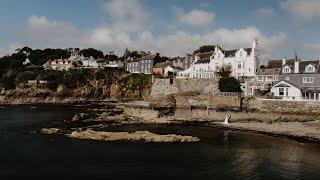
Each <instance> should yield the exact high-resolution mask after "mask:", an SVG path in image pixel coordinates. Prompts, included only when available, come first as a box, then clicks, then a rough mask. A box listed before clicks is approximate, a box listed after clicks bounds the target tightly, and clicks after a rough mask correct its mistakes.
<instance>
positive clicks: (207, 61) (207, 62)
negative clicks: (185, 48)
mask: <svg viewBox="0 0 320 180" xmlns="http://www.w3.org/2000/svg"><path fill="white" fill-rule="evenodd" d="M209 63H210V59H209V58H206V59H200V60H198V61H197V62H195V64H209Z"/></svg>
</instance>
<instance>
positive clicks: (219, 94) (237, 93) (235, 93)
mask: <svg viewBox="0 0 320 180" xmlns="http://www.w3.org/2000/svg"><path fill="white" fill-rule="evenodd" d="M215 96H223V97H235V96H236V97H238V96H244V93H243V92H217V93H215Z"/></svg>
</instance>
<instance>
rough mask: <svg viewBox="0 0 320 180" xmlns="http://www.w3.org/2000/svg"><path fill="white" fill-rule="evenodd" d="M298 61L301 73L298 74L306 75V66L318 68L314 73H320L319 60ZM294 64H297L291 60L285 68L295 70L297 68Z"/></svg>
mask: <svg viewBox="0 0 320 180" xmlns="http://www.w3.org/2000/svg"><path fill="white" fill-rule="evenodd" d="M298 61H299V72H298V73H299V74H302V73H306V72H305V69H306V66H308V65H310V64H311V65H313V66H315V68H316V71H315V72H314V73H320V66H319V63H320V61H319V60H312V61H301V60H298ZM294 62H295V60H289V61H287V62H286V64H285V65H284V66H289V67H290V68H291V69H292V70H293V69H294V67H295V63H294ZM284 66H283V67H284ZM291 73H294V71H292V72H291ZM291 73H289V74H291Z"/></svg>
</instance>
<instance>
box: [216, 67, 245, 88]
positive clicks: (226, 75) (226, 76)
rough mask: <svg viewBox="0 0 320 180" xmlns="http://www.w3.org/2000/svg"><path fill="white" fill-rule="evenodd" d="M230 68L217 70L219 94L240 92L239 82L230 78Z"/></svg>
mask: <svg viewBox="0 0 320 180" xmlns="http://www.w3.org/2000/svg"><path fill="white" fill-rule="evenodd" d="M231 73H232V71H231V66H223V67H221V68H219V72H218V74H219V76H220V80H219V90H220V92H241V86H240V82H239V81H238V80H237V79H236V78H234V77H232V76H231Z"/></svg>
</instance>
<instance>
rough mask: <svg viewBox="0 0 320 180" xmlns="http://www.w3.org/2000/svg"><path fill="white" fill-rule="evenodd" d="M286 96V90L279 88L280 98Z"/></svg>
mask: <svg viewBox="0 0 320 180" xmlns="http://www.w3.org/2000/svg"><path fill="white" fill-rule="evenodd" d="M283 95H284V88H279V96H283Z"/></svg>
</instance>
